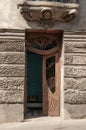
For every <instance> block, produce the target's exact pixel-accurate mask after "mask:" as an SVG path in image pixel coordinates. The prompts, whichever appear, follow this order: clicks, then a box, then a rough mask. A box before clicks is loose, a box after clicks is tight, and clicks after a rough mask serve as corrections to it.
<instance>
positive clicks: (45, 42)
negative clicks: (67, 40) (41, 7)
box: [26, 33, 62, 55]
mask: <svg viewBox="0 0 86 130" xmlns="http://www.w3.org/2000/svg"><path fill="white" fill-rule="evenodd" d="M26 37H27V38H26V46H27V49H28V50H29V51H31V52H34V53H37V54H40V55H49V54H52V53H55V52H57V51H59V48H60V43H61V40H62V37H61V35H60V34H57V35H53V34H52V33H51V34H48V35H46V34H45V33H42V34H40V33H38V34H35V35H34V33H29V35H27V36H26Z"/></svg>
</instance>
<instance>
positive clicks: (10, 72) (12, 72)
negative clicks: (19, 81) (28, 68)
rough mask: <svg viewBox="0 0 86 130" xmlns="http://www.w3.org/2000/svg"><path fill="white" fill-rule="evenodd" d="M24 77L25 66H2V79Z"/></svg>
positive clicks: (0, 70)
mask: <svg viewBox="0 0 86 130" xmlns="http://www.w3.org/2000/svg"><path fill="white" fill-rule="evenodd" d="M11 76H12V77H24V76H25V66H24V65H3V64H2V65H0V77H11Z"/></svg>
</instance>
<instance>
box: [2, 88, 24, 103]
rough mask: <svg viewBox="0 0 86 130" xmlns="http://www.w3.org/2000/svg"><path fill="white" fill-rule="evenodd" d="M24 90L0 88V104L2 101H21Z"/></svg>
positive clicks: (22, 100)
mask: <svg viewBox="0 0 86 130" xmlns="http://www.w3.org/2000/svg"><path fill="white" fill-rule="evenodd" d="M23 102H24V91H17V90H0V104H3V103H11V104H12V103H23Z"/></svg>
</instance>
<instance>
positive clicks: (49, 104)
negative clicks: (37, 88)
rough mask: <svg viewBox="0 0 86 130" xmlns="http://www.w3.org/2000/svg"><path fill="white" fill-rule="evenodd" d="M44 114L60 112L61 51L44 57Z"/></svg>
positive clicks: (56, 114)
mask: <svg viewBox="0 0 86 130" xmlns="http://www.w3.org/2000/svg"><path fill="white" fill-rule="evenodd" d="M43 114H44V115H48V116H59V114H60V62H59V53H55V54H53V55H49V56H44V57H43Z"/></svg>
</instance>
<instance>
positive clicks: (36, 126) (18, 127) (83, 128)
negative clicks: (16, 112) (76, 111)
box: [0, 117, 86, 130]
mask: <svg viewBox="0 0 86 130" xmlns="http://www.w3.org/2000/svg"><path fill="white" fill-rule="evenodd" d="M0 130H86V120H60V119H58V118H56V117H40V118H31V119H28V120H26V122H18V123H6V124H0Z"/></svg>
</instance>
